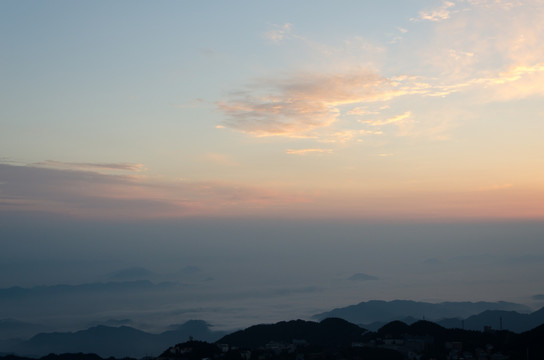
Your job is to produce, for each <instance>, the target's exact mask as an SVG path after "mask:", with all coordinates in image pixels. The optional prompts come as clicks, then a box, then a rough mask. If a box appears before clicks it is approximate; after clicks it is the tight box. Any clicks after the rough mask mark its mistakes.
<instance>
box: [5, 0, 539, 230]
mask: <svg viewBox="0 0 544 360" xmlns="http://www.w3.org/2000/svg"><path fill="white" fill-rule="evenodd" d="M1 10H2V11H0V17H1V24H2V25H1V27H2V31H1V35H0V41H1V47H2V56H1V58H0V65H1V66H0V72H1V78H2V81H1V84H0V91H1V97H0V98H1V100H0V101H1V107H0V125H1V132H0V155H1V161H2V164H1V165H0V166H1V168H0V169H1V172H0V176H1V179H0V180H1V185H0V208H1V209H2V211H23V212H24V211H33V212H34V211H38V212H40V211H45V212H48V213H60V214H68V215H70V216H78V217H84V218H87V217H106V218H111V217H114V218H116V217H121V218H148V217H154V218H155V217H159V218H162V217H169V218H172V217H174V218H176V217H180V216H195V215H196V216H210V215H211V216H264V217H267V216H280V217H284V216H287V217H302V218H308V217H309V218H314V217H318V218H322V217H326V218H329V217H333V218H349V219H353V218H354V219H368V218H370V219H401V220H402V219H414V218H415V219H437V218H438V219H445V220H447V219H452V218H453V219H455V218H465V219H466V218H471V219H472V218H518V219H519V218H521V219H535V218H536V219H541V218H542V217H543V216H544V187H543V185H542V184H543V183H544V141H542V134H544V123H543V122H542V118H543V117H544V102H543V95H544V86H543V84H544V45H543V44H544V24H543V23H542V18H543V17H544V3H543V2H542V1H491V0H489V1H486V0H481V1H479V0H478V1H477V0H466V1H410V2H407V1H383V2H375V1H372V2H370V1H366V2H363V1H342V2H339V3H337V2H335V3H332V2H328V1H298V2H291V1H274V2H256V1H245V2H244V1H241V2H234V3H233V2H215V3H208V2H201V1H195V2H187V1H183V2H174V1H164V2H160V3H152V2H126V1H117V2H94V1H93V2H75V3H74V2H69V1H47V2H31V1H3V2H2V4H1Z"/></svg>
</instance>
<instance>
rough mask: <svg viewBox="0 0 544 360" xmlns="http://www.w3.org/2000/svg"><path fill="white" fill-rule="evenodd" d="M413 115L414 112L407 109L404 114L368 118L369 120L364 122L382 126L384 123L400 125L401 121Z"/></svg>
mask: <svg viewBox="0 0 544 360" xmlns="http://www.w3.org/2000/svg"><path fill="white" fill-rule="evenodd" d="M411 116H412V113H411V112H410V111H407V112H405V113H404V114H400V115H397V116H394V117H392V118H388V119H383V120H367V121H364V123H366V124H369V125H372V126H382V125H389V124H397V125H399V124H400V123H402V122H404V121H406V120H407V119H409V118H410V117H411Z"/></svg>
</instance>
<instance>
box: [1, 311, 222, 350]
mask: <svg viewBox="0 0 544 360" xmlns="http://www.w3.org/2000/svg"><path fill="white" fill-rule="evenodd" d="M223 335H225V333H224V332H214V331H211V330H210V329H209V326H208V324H206V323H205V322H204V321H196V320H194V321H188V322H186V323H185V324H183V325H180V326H178V327H177V328H176V329H174V330H169V331H165V332H163V333H161V334H150V333H147V332H145V331H141V330H138V329H134V328H131V327H127V326H121V327H110V326H102V325H101V326H95V327H92V328H89V329H86V330H81V331H77V332H66V333H41V334H38V335H36V336H34V337H32V338H31V339H30V340H28V341H24V342H21V343H19V344H17V345H16V346H14V347H13V348H11V349H8V350H9V351H12V352H15V353H17V354H23V355H35V356H43V355H47V354H49V353H56V354H60V353H76V352H83V353H95V354H98V355H100V356H102V357H109V356H114V357H126V356H131V357H143V356H156V355H158V354H159V353H160V352H161V351H163V350H164V349H165V348H167V347H168V346H170V345H172V344H175V343H179V342H181V341H185V340H187V339H189V338H195V339H200V340H204V341H215V340H217V339H218V338H220V337H221V336H223ZM4 351H5V350H4Z"/></svg>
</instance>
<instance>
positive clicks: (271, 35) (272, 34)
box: [264, 23, 293, 43]
mask: <svg viewBox="0 0 544 360" xmlns="http://www.w3.org/2000/svg"><path fill="white" fill-rule="evenodd" d="M292 29H293V25H292V24H289V23H285V24H283V25H274V29H273V30H270V31H268V32H266V33H265V34H264V37H265V38H267V39H268V40H270V41H272V42H275V43H279V42H280V41H282V40H283V38H284V37H285V36H287V35H288V34H289V33H290V32H291V30H292Z"/></svg>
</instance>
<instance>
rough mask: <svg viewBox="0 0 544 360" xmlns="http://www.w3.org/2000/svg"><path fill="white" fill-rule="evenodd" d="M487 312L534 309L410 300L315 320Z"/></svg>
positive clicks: (348, 310)
mask: <svg viewBox="0 0 544 360" xmlns="http://www.w3.org/2000/svg"><path fill="white" fill-rule="evenodd" d="M486 310H502V311H517V312H519V313H529V312H531V309H530V308H529V307H527V306H525V305H520V304H515V303H510V302H504V301H499V302H484V301H480V302H442V303H437V304H434V303H428V302H419V301H411V300H393V301H382V300H371V301H367V302H361V303H359V304H357V305H351V306H347V307H343V308H337V309H334V310H331V311H327V312H324V313H321V314H316V315H314V316H313V318H315V319H318V320H322V319H325V318H328V317H337V318H341V319H344V320H347V321H349V322H352V323H355V324H371V323H373V322H390V321H393V320H400V319H404V318H407V317H412V318H414V319H427V320H433V321H437V320H442V319H451V318H466V317H469V316H472V315H476V314H479V313H481V312H484V311H486Z"/></svg>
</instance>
